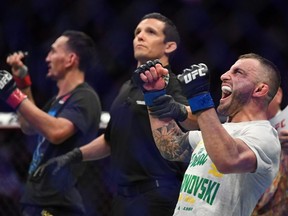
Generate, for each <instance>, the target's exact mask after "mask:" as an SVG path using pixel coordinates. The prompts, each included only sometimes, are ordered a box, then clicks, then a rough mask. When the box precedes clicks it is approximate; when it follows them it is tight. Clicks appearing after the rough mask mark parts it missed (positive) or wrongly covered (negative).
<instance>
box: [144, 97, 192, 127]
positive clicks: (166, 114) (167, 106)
mask: <svg viewBox="0 0 288 216" xmlns="http://www.w3.org/2000/svg"><path fill="white" fill-rule="evenodd" d="M149 110H150V114H151V115H152V116H156V117H157V118H159V119H163V118H173V119H174V120H176V121H179V122H182V121H184V120H186V119H187V117H188V112H187V109H186V106H185V105H183V104H180V103H178V102H176V101H175V100H174V99H173V97H172V96H171V95H162V96H160V97H158V98H156V99H155V100H154V101H153V105H152V106H150V107H149Z"/></svg>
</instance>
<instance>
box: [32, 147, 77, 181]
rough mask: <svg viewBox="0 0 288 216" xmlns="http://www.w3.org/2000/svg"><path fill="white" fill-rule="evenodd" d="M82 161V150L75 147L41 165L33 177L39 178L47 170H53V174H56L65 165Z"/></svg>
mask: <svg viewBox="0 0 288 216" xmlns="http://www.w3.org/2000/svg"><path fill="white" fill-rule="evenodd" d="M81 161H82V152H81V151H80V149H79V148H75V149H74V150H72V151H70V152H68V153H66V154H64V155H61V156H58V157H55V158H51V159H49V160H48V161H47V162H46V163H44V164H42V165H41V166H39V167H38V168H37V169H36V171H35V172H34V173H33V175H32V178H33V179H39V178H41V177H42V176H43V174H44V173H45V172H48V170H49V171H51V173H52V175H55V174H56V173H57V172H58V171H60V170H61V169H62V168H63V167H65V166H67V165H68V164H72V163H79V162H81Z"/></svg>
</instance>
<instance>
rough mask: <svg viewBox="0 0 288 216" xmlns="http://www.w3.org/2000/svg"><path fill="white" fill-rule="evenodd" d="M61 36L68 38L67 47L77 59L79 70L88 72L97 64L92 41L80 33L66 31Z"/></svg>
mask: <svg viewBox="0 0 288 216" xmlns="http://www.w3.org/2000/svg"><path fill="white" fill-rule="evenodd" d="M62 36H65V37H67V38H68V41H67V46H68V48H69V49H70V50H71V51H72V52H75V53H76V55H77V56H78V57H79V69H80V70H81V71H83V72H87V71H89V70H90V69H91V68H92V67H93V66H94V65H95V64H96V62H97V60H98V58H97V52H96V45H95V42H94V41H93V39H92V38H91V37H90V36H88V35H87V34H85V33H84V32H81V31H75V30H67V31H64V32H63V33H62Z"/></svg>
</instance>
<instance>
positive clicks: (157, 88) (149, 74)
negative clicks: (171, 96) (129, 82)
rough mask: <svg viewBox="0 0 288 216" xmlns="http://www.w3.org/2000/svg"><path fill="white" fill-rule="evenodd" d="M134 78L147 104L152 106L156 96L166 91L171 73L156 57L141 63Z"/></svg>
mask: <svg viewBox="0 0 288 216" xmlns="http://www.w3.org/2000/svg"><path fill="white" fill-rule="evenodd" d="M132 79H133V81H134V82H135V84H136V85H137V86H138V87H139V88H141V90H142V92H143V93H144V100H145V103H146V105H147V106H151V105H152V104H153V100H154V99H155V98H157V97H159V96H160V95H163V94H165V93H166V90H165V88H166V86H167V85H168V81H169V75H168V70H167V69H166V68H163V67H162V64H161V63H160V61H159V60H158V59H156V60H153V61H147V62H146V63H145V64H142V65H140V66H139V67H138V68H137V69H136V70H135V71H134V73H133V76H132Z"/></svg>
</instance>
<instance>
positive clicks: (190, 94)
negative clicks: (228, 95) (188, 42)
mask: <svg viewBox="0 0 288 216" xmlns="http://www.w3.org/2000/svg"><path fill="white" fill-rule="evenodd" d="M209 75H210V74H209V70H208V67H207V66H206V65H205V64H203V63H200V64H194V65H191V67H190V68H186V69H184V70H183V73H182V74H179V75H178V76H177V79H178V80H179V82H180V83H181V87H182V90H183V92H184V94H185V96H186V97H187V99H188V102H189V104H190V107H191V110H192V112H193V113H196V112H198V111H201V110H205V109H208V108H211V107H214V102H213V100H212V98H211V95H210V92H209V90H210V79H209Z"/></svg>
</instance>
